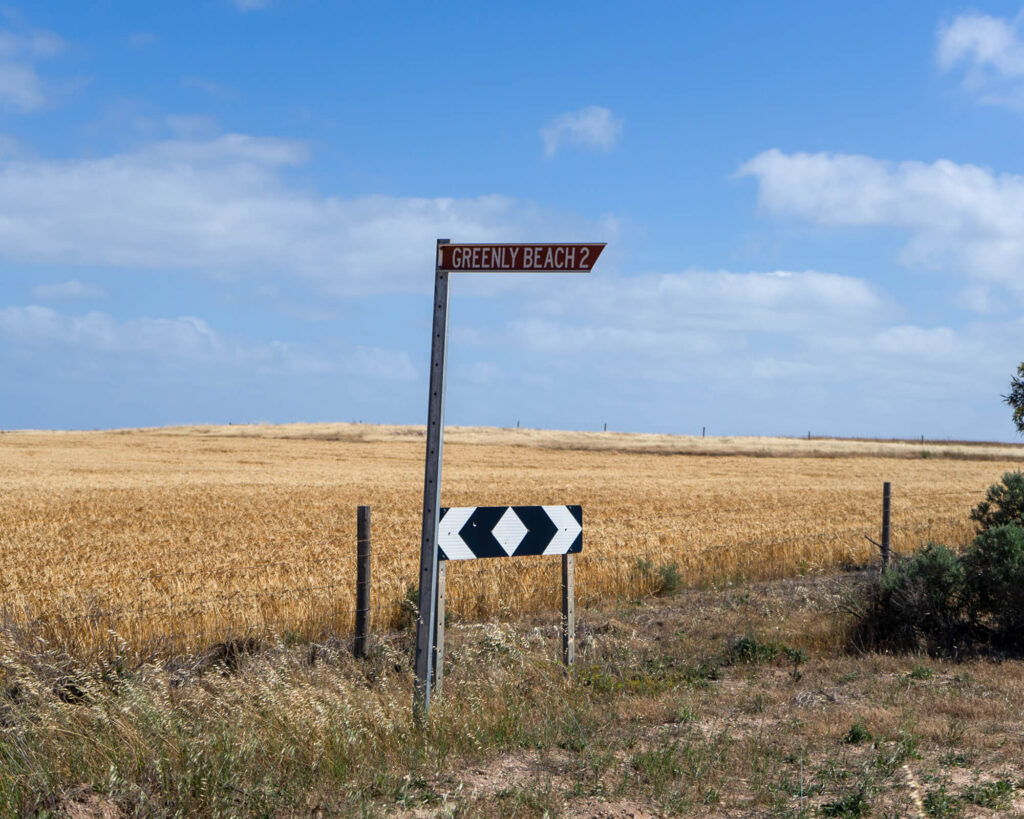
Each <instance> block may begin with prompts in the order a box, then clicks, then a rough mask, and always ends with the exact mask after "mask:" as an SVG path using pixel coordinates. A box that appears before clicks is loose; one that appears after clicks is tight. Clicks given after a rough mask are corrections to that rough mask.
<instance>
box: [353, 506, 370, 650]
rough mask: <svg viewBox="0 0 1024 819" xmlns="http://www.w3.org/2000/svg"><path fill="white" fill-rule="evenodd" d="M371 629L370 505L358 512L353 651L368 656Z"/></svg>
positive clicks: (360, 508) (362, 507) (361, 507)
mask: <svg viewBox="0 0 1024 819" xmlns="http://www.w3.org/2000/svg"><path fill="white" fill-rule="evenodd" d="M369 631H370V507H369V506H360V507H359V510H358V512H357V514H356V636H355V640H354V641H353V643H352V653H353V654H354V655H355V656H356V657H365V656H366V638H367V636H368V635H369Z"/></svg>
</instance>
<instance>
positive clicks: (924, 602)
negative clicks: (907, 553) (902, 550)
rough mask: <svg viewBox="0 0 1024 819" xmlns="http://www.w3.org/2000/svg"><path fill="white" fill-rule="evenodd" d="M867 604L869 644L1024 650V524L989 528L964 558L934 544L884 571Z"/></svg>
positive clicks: (949, 650) (863, 626)
mask: <svg viewBox="0 0 1024 819" xmlns="http://www.w3.org/2000/svg"><path fill="white" fill-rule="evenodd" d="M859 605H860V608H859V610H858V613H859V614H860V617H859V619H858V622H857V624H856V626H855V628H854V632H853V635H852V636H853V641H854V643H855V644H857V645H859V646H862V647H868V648H881V649H886V650H896V651H920V650H926V651H928V652H930V653H933V654H946V655H953V656H957V655H962V654H973V653H976V652H977V651H978V650H980V649H982V648H988V649H994V650H998V651H1003V652H1013V653H1022V652H1024V528H1021V527H1020V526H1017V525H1014V524H1004V525H1001V526H995V527H993V528H990V529H987V530H985V531H984V532H982V533H981V534H979V535H978V536H977V537H976V538H975V539H974V542H973V544H972V545H971V546H970V548H968V550H967V551H966V552H965V553H964V554H963V556H962V557H958V556H957V555H955V554H954V553H953V552H952V551H950V550H949V549H948V548H947V547H945V546H943V545H941V544H935V543H930V544H928V546H927V547H926V548H925V549H924V550H923V551H922V552H920V553H919V554H917V555H916V556H914V557H913V558H910V559H909V560H903V561H900V562H898V563H897V564H895V565H894V566H893V567H892V568H890V569H888V570H886V571H885V572H883V573H882V575H881V576H880V577H879V578H878V580H877V581H875V582H874V583H872V584H870V585H869V586H868V587H867V589H866V590H865V593H864V598H863V599H862V600H861V602H860V604H859ZM911 676H912V677H916V674H915V673H912V674H911Z"/></svg>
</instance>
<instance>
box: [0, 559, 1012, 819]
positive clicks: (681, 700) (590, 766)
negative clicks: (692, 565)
mask: <svg viewBox="0 0 1024 819" xmlns="http://www.w3.org/2000/svg"><path fill="white" fill-rule="evenodd" d="M856 583H857V578H856V577H854V576H850V575H847V576H842V577H819V578H805V579H801V580H795V581H793V580H784V581H773V582H769V583H751V584H746V585H742V586H734V587H732V588H728V589H724V590H699V589H698V590H687V591H685V592H683V593H681V594H678V595H675V596H671V597H663V598H654V599H648V600H644V601H643V602H642V603H641V604H636V605H634V604H617V605H616V604H605V605H602V606H598V607H595V608H592V609H588V610H587V611H586V612H584V613H583V614H582V615H581V622H580V632H581V637H582V639H581V642H580V650H579V662H578V665H577V668H576V670H575V673H573V674H570V675H566V674H564V673H563V672H562V670H561V669H560V668H559V666H558V665H557V663H555V662H553V659H554V657H556V656H557V650H558V649H557V639H558V638H557V632H556V629H555V627H554V625H553V623H552V622H551V618H550V617H546V616H545V617H541V616H538V617H536V618H529V617H527V618H520V619H519V620H518V621H517V622H515V623H497V622H491V623H478V624H472V625H456V626H453V627H452V628H451V629H450V631H449V652H448V662H447V673H446V676H445V683H444V692H443V695H442V696H441V698H440V699H439V700H438V701H437V703H436V705H435V707H434V708H433V710H432V712H431V720H430V724H429V725H428V726H426V729H425V730H422V731H421V730H417V728H416V726H415V725H414V724H413V721H412V718H411V709H410V700H411V687H412V680H411V676H412V675H411V668H410V660H411V654H412V652H411V648H412V646H411V638H412V635H411V634H410V633H409V632H408V631H407V632H402V633H397V634H392V635H387V636H385V637H381V638H378V639H377V640H375V643H374V647H373V650H372V651H371V655H370V658H369V659H368V660H367V661H365V662H356V661H354V660H353V659H352V657H351V654H350V653H349V652H348V651H347V650H345V648H344V647H343V646H340V645H338V644H336V643H331V642H327V643H320V644H313V645H302V646H294V647H291V648H288V647H285V646H283V645H281V644H278V645H268V646H263V647H262V648H260V649H258V650H255V651H253V652H252V653H249V654H245V655H243V656H241V657H239V658H238V661H237V662H236V663H233V664H232V665H231V667H226V666H225V665H217V664H214V665H210V664H209V663H208V662H207V661H206V660H205V659H203V658H198V659H196V660H193V661H190V662H189V663H187V664H181V663H178V664H169V665H166V664H147V665H144V666H142V667H139V668H131V669H128V670H127V673H118V672H117V671H116V670H112V669H110V668H105V669H103V670H102V671H101V672H98V671H96V670H95V668H94V667H75V666H74V665H71V666H69V665H66V664H61V662H60V661H59V659H58V658H54V657H52V656H50V655H45V654H39V653H34V652H33V651H32V647H28V649H27V650H26V647H25V646H24V645H22V644H18V643H13V644H12V643H8V642H6V641H4V640H3V639H2V638H0V663H3V664H4V665H5V666H6V667H7V668H8V670H9V671H10V673H11V676H12V682H13V685H11V686H9V687H8V688H6V690H5V689H3V688H0V814H2V815H5V816H7V815H10V816H19V815H21V816H39V815H52V813H50V812H51V811H52V812H54V813H57V814H58V815H90V816H96V815H106V816H110V817H120V816H172V815H174V816H252V815H261V816H298V815H303V816H360V815H361V816H385V815H387V816H395V815H398V816H403V817H410V818H411V817H426V816H460V817H461V816H464V817H510V816H516V817H537V819H540V817H545V816H547V817H556V816H575V817H592V819H597V817H602V818H603V819H608V817H614V818H619V817H621V819H625V817H634V819H636V818H637V817H654V816H671V815H682V816H703V817H711V816H789V817H808V819H809V817H811V816H915V815H916V816H920V815H924V814H923V813H919V812H917V805H915V795H916V797H917V799H918V802H919V804H920V806H922V807H924V808H925V810H926V811H927V812H928V813H927V815H932V816H960V815H966V816H994V815H1005V813H1004V812H1005V811H1016V812H1017V813H1016V814H1015V815H1020V814H1019V811H1020V810H1021V809H1022V808H1024V765H1022V762H1021V760H1022V758H1024V757H1022V741H1021V732H1020V715H1021V712H1022V709H1024V684H1022V676H1021V663H1020V662H1019V661H1006V662H1002V663H995V662H991V661H986V660H972V661H969V662H963V663H951V662H947V661H942V660H934V659H929V658H927V657H922V656H907V657H894V656H885V655H874V654H869V655H857V654H849V653H847V652H846V651H845V650H844V640H843V635H844V629H845V627H846V621H845V619H844V618H843V616H842V615H840V614H837V609H839V608H841V605H840V604H841V602H842V601H843V600H844V599H845V597H846V595H847V594H849V593H850V590H851V589H852V588H853V586H854V585H855V584H856ZM90 669H91V670H90ZM87 809H88V810H91V811H92V813H86V812H85V811H86V810H87ZM75 811H80V812H79V813H77V814H76V813H75ZM100 811H104V813H102V814H101V813H100Z"/></svg>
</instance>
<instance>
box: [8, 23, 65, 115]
mask: <svg viewBox="0 0 1024 819" xmlns="http://www.w3.org/2000/svg"><path fill="white" fill-rule="evenodd" d="M63 50H64V41H63V40H62V39H61V38H60V37H58V36H57V35H56V34H54V33H52V32H49V31H41V30H36V31H29V32H27V33H15V32H13V31H10V30H7V29H0V103H2V104H4V105H7V106H8V107H12V108H15V109H17V110H19V111H25V112H27V111H35V110H38V109H40V108H42V107H44V106H45V105H46V104H47V102H48V101H49V93H48V90H47V88H46V85H45V83H44V82H43V80H42V78H41V77H40V76H39V74H38V73H37V71H36V67H35V63H36V61H38V60H44V59H49V58H52V57H55V56H56V55H57V54H59V53H60V52H61V51H63Z"/></svg>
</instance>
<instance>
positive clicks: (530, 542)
mask: <svg viewBox="0 0 1024 819" xmlns="http://www.w3.org/2000/svg"><path fill="white" fill-rule="evenodd" d="M582 550H583V507H582V506H453V507H452V508H450V509H441V522H440V524H439V526H438V530H437V556H438V558H439V559H440V560H474V559H476V558H478V557H519V556H520V555H566V554H574V553H576V552H579V551H582Z"/></svg>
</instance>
